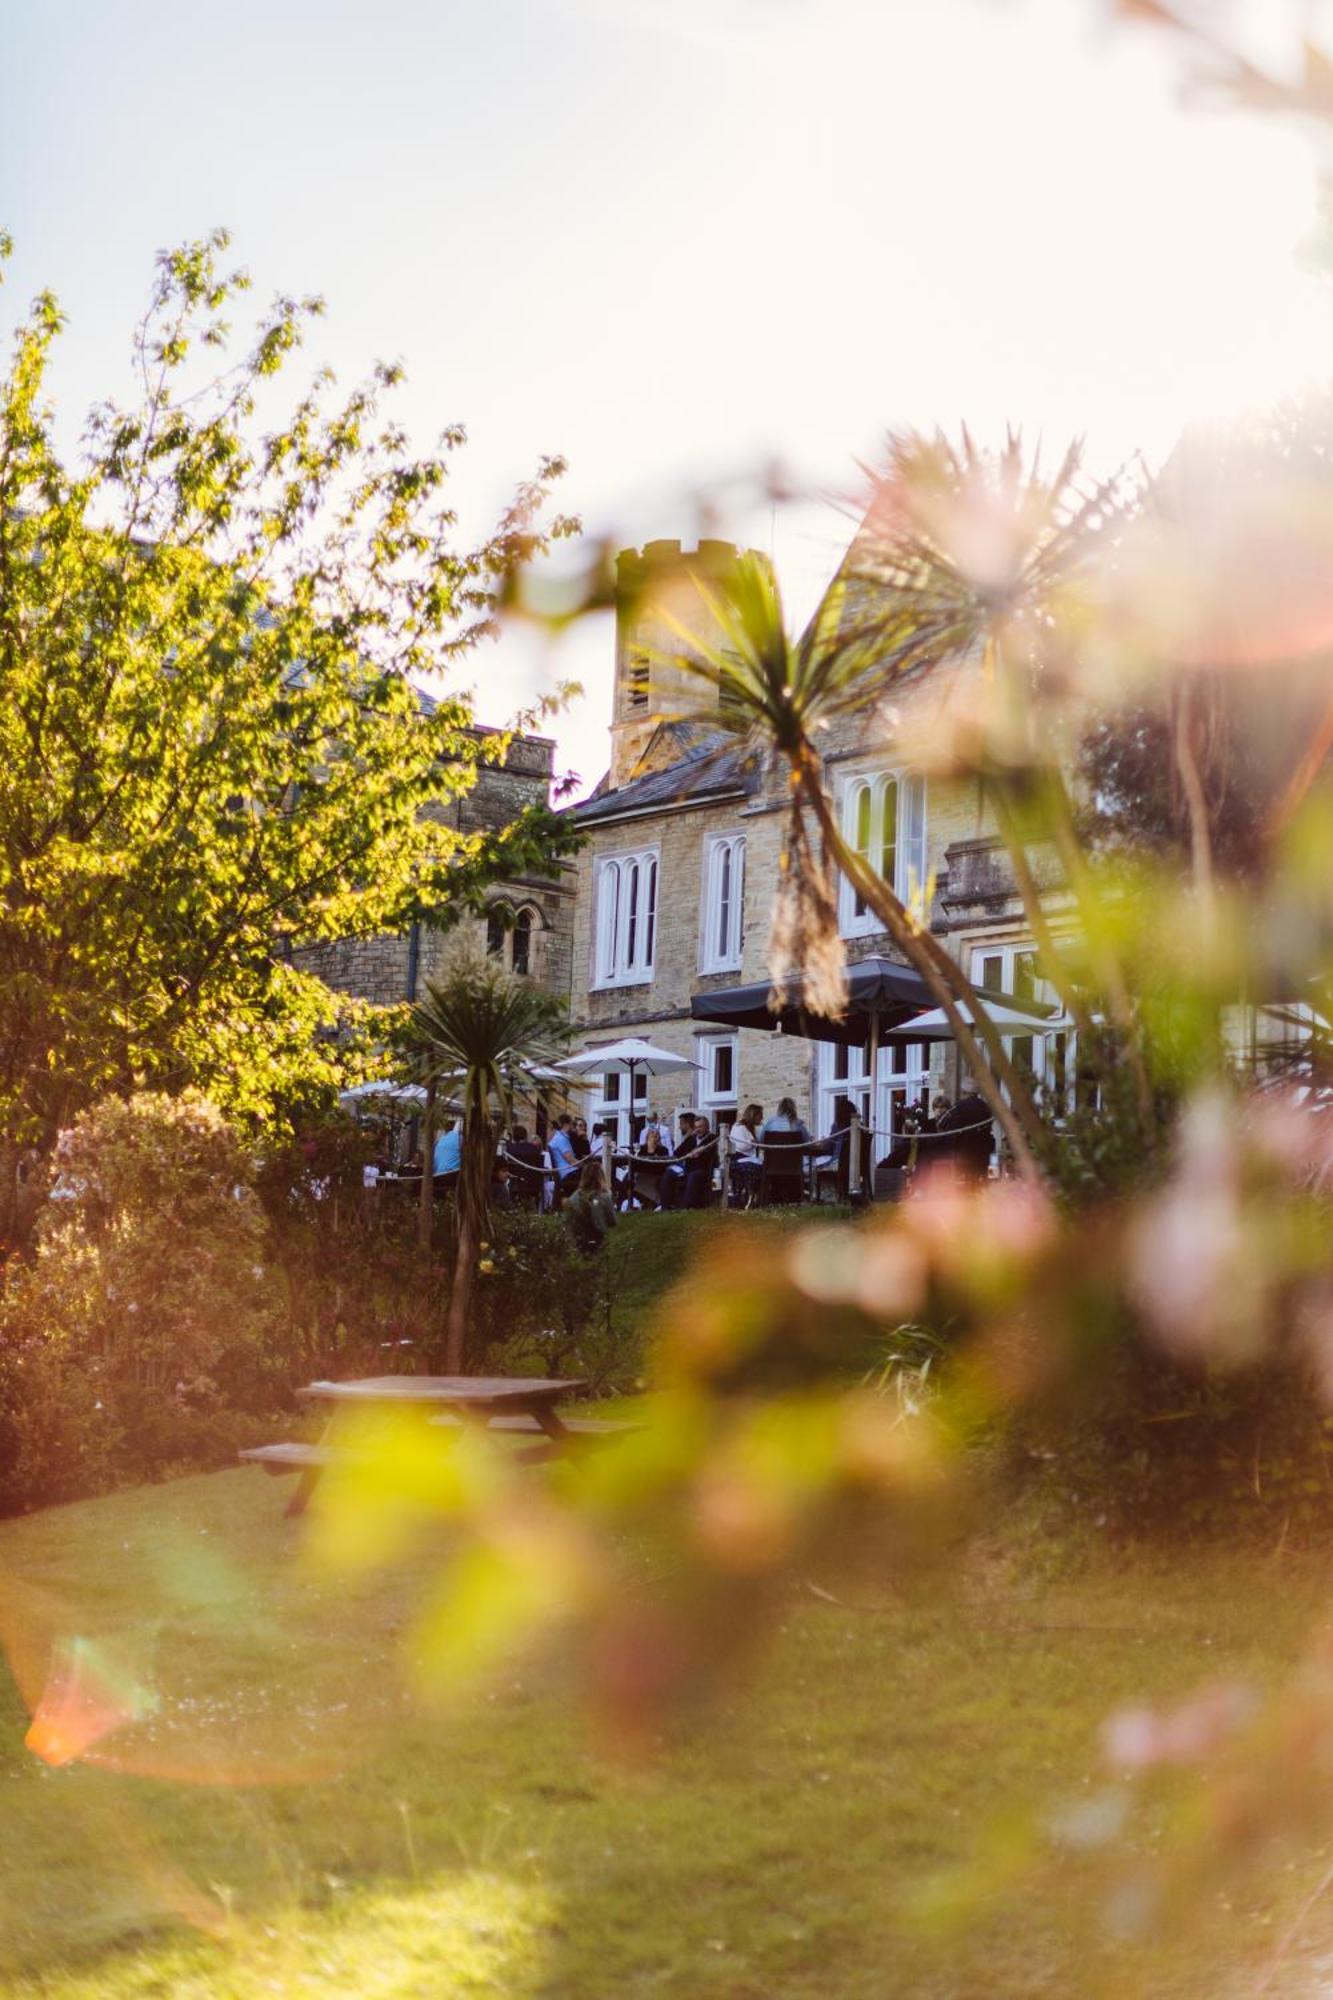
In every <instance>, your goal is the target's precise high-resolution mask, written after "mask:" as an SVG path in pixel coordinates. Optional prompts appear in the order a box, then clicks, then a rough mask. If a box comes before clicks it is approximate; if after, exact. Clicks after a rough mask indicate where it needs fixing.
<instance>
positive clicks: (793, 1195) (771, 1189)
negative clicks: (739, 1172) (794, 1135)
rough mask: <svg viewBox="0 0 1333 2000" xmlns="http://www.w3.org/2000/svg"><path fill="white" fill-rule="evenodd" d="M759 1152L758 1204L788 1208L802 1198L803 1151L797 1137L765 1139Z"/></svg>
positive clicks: (762, 1206) (803, 1197)
mask: <svg viewBox="0 0 1333 2000" xmlns="http://www.w3.org/2000/svg"><path fill="white" fill-rule="evenodd" d="M759 1152H760V1161H759V1205H760V1207H761V1208H769V1207H773V1208H781V1207H789V1206H791V1205H792V1204H793V1203H796V1202H801V1201H804V1200H805V1154H804V1153H803V1151H802V1150H801V1142H800V1140H799V1139H797V1140H791V1139H788V1140H785V1141H784V1140H781V1139H766V1140H765V1141H764V1143H763V1145H762V1146H761V1147H760V1149H759Z"/></svg>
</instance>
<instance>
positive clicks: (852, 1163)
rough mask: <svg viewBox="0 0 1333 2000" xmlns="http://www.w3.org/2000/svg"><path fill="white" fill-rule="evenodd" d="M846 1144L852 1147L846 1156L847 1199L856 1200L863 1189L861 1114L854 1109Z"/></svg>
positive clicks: (858, 1199) (860, 1195)
mask: <svg viewBox="0 0 1333 2000" xmlns="http://www.w3.org/2000/svg"><path fill="white" fill-rule="evenodd" d="M847 1144H848V1145H849V1146H850V1147H851V1149H852V1150H851V1152H850V1153H849V1155H848V1157H847V1199H848V1200H849V1201H853V1202H856V1201H860V1200H861V1197H862V1194H863V1192H864V1190H863V1187H862V1176H861V1114H860V1112H859V1111H857V1110H855V1109H853V1111H852V1125H851V1130H850V1131H849V1132H848V1134H847Z"/></svg>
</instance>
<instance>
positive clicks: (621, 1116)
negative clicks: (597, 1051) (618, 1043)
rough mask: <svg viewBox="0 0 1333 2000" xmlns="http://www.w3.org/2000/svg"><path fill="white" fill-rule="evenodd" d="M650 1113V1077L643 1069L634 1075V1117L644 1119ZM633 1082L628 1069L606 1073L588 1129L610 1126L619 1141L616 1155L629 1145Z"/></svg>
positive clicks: (603, 1075) (603, 1076)
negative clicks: (597, 1126) (631, 1085)
mask: <svg viewBox="0 0 1333 2000" xmlns="http://www.w3.org/2000/svg"><path fill="white" fill-rule="evenodd" d="M647 1111H648V1078H647V1076H646V1075H645V1073H644V1072H643V1071H642V1070H636V1071H635V1073H634V1102H633V1115H634V1116H635V1117H636V1118H643V1117H645V1116H646V1114H647ZM630 1113H631V1105H630V1082H629V1071H628V1070H608V1071H604V1072H603V1074H602V1079H601V1087H600V1088H599V1090H598V1092H597V1096H596V1100H595V1101H594V1104H593V1107H592V1117H591V1119H590V1120H589V1124H588V1130H589V1131H590V1132H591V1130H592V1128H593V1126H594V1125H610V1126H611V1127H612V1130H613V1135H614V1138H615V1142H616V1150H617V1152H623V1151H624V1150H625V1149H626V1147H627V1146H628V1145H629V1143H630V1138H631V1129H630Z"/></svg>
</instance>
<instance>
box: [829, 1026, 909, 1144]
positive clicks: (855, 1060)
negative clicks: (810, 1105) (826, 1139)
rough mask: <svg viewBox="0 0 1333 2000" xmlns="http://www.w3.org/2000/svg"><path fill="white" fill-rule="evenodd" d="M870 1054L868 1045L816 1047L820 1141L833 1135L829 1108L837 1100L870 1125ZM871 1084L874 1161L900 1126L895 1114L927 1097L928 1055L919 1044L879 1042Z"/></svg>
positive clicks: (831, 1044)
mask: <svg viewBox="0 0 1333 2000" xmlns="http://www.w3.org/2000/svg"><path fill="white" fill-rule="evenodd" d="M869 1053H870V1051H869V1046H868V1044H867V1043H853V1044H852V1045H851V1046H846V1045H844V1044H840V1043H837V1042H821V1043H820V1044H819V1056H818V1067H817V1071H816V1078H815V1091H816V1102H815V1117H816V1135H817V1136H818V1137H821V1138H822V1137H823V1136H824V1134H825V1133H828V1132H831V1131H832V1130H833V1107H834V1105H835V1104H836V1103H837V1101H838V1099H839V1098H840V1097H846V1098H849V1099H850V1100H851V1102H852V1104H853V1105H854V1106H855V1107H856V1112H857V1115H858V1117H859V1118H860V1120H861V1123H862V1124H863V1125H865V1124H869V1123H871V1122H872V1121H871V1117H870V1112H871V1092H870V1081H871V1080H870V1075H869V1068H868V1061H867V1058H868V1056H869ZM874 1083H875V1090H874V1118H873V1125H874V1131H875V1149H876V1150H875V1155H874V1157H875V1158H876V1159H878V1158H879V1156H880V1154H881V1153H882V1152H883V1151H885V1150H886V1149H887V1148H888V1146H889V1145H890V1144H891V1143H892V1142H891V1140H890V1136H889V1135H890V1133H892V1132H893V1131H894V1130H895V1129H896V1127H897V1125H898V1123H899V1119H898V1113H899V1111H900V1110H901V1109H902V1108H904V1107H905V1106H906V1105H908V1104H919V1103H920V1102H921V1100H922V1098H923V1097H926V1096H928V1094H929V1092H930V1089H931V1069H930V1051H929V1050H928V1049H924V1048H922V1046H921V1044H920V1043H919V1042H915V1043H913V1042H899V1041H890V1042H882V1043H881V1044H880V1047H879V1051H878V1058H877V1061H876V1064H875V1078H874Z"/></svg>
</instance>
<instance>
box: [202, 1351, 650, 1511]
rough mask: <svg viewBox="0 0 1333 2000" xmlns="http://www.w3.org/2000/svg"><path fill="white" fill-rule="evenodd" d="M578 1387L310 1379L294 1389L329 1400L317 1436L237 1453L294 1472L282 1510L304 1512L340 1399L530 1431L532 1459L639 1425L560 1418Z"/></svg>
mask: <svg viewBox="0 0 1333 2000" xmlns="http://www.w3.org/2000/svg"><path fill="white" fill-rule="evenodd" d="M583 1386H584V1384H583V1382H582V1381H579V1380H577V1379H575V1380H559V1379H556V1378H554V1377H547V1376H512V1375H368V1376H360V1377H357V1378H356V1379H354V1380H352V1381H348V1382H311V1383H309V1384H308V1385H307V1387H306V1388H304V1389H298V1390H297V1392H296V1393H297V1395H298V1396H300V1397H301V1398H302V1399H303V1400H305V1401H307V1402H316V1403H326V1404H328V1405H330V1409H329V1419H328V1422H327V1424H326V1425H325V1427H324V1431H323V1433H322V1435H321V1436H320V1439H319V1441H318V1442H317V1443H315V1444H300V1443H290V1444H275V1445H261V1446H259V1447H258V1448H256V1449H254V1450H251V1451H243V1452H242V1453H241V1454H240V1455H241V1457H242V1458H243V1459H248V1460H251V1461H252V1462H254V1463H256V1464H259V1465H262V1466H263V1467H264V1470H265V1471H266V1472H271V1473H274V1474H280V1473H285V1472H299V1473H300V1475H301V1476H300V1479H299V1481H298V1483H297V1488H296V1491H295V1493H294V1494H293V1495H292V1497H291V1500H290V1501H289V1502H288V1505H287V1513H288V1514H289V1515H297V1514H303V1513H304V1512H305V1509H306V1506H307V1504H308V1502H309V1500H310V1496H311V1494H312V1493H313V1492H314V1489H315V1486H316V1483H317V1482H318V1480H319V1477H320V1474H321V1473H322V1472H323V1471H324V1470H325V1469H326V1468H327V1467H328V1466H329V1465H332V1464H334V1463H336V1462H337V1460H338V1458H339V1456H340V1450H339V1447H338V1445H337V1444H336V1443H334V1442H332V1441H331V1439H330V1432H331V1431H332V1430H333V1428H334V1426H335V1424H336V1422H337V1418H338V1412H339V1410H340V1408H341V1407H342V1406H343V1405H344V1404H358V1403H360V1404H372V1405H377V1406H379V1407H380V1408H394V1407H397V1408H399V1409H424V1410H426V1411H433V1412H434V1413H435V1414H434V1416H433V1417H432V1418H431V1421H432V1422H435V1423H444V1424H448V1423H453V1422H464V1423H473V1424H477V1425H479V1426H480V1427H481V1428H483V1429H485V1428H486V1427H488V1426H493V1427H494V1428H495V1429H497V1430H502V1431H527V1432H530V1433H537V1434H538V1435H539V1438H540V1442H539V1443H538V1444H537V1445H536V1446H535V1447H534V1448H533V1449H531V1450H530V1451H528V1452H525V1453H524V1454H523V1456H524V1457H525V1458H526V1459H529V1460H532V1461H534V1462H535V1461H537V1460H538V1459H544V1458H551V1457H554V1456H556V1455H557V1454H559V1453H562V1452H565V1451H567V1450H568V1449H569V1448H570V1446H571V1444H572V1443H574V1442H575V1441H576V1440H579V1439H581V1438H583V1437H585V1436H588V1435H597V1436H601V1435H604V1434H606V1433H609V1432H613V1431H622V1430H628V1429H637V1428H638V1426H637V1425H633V1424H624V1423H620V1422H617V1421H614V1420H611V1421H608V1420H606V1419H604V1418H599V1417H591V1418H586V1417H585V1418H580V1417H562V1416H561V1414H560V1412H559V1411H558V1410H557V1408H556V1404H557V1403H558V1402H559V1401H560V1400H561V1398H562V1397H564V1396H568V1395H570V1394H571V1393H572V1392H573V1391H574V1390H576V1389H581V1388H583Z"/></svg>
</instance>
